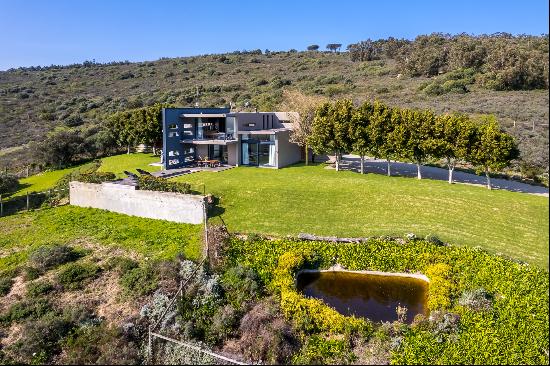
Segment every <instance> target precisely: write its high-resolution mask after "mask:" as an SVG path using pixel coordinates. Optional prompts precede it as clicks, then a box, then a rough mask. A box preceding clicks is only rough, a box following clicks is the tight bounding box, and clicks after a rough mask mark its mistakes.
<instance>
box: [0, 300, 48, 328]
mask: <svg viewBox="0 0 550 366" xmlns="http://www.w3.org/2000/svg"><path fill="white" fill-rule="evenodd" d="M53 311H54V309H53V307H52V305H51V304H50V302H49V301H48V300H46V299H37V300H35V299H32V300H23V301H20V302H16V303H15V304H13V305H12V306H10V307H9V309H8V310H7V311H6V312H5V313H4V314H2V315H0V324H11V323H12V322H19V321H22V320H25V319H40V318H42V317H43V316H45V315H46V314H49V313H52V312H53Z"/></svg>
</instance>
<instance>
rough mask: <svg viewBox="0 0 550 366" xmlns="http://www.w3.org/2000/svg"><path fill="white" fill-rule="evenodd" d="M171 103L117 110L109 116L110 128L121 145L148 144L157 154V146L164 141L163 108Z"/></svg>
mask: <svg viewBox="0 0 550 366" xmlns="http://www.w3.org/2000/svg"><path fill="white" fill-rule="evenodd" d="M169 106H170V105H168V104H161V103H156V104H154V105H152V106H148V107H143V108H138V109H131V110H126V111H122V112H117V113H115V114H113V115H111V117H110V118H109V123H108V126H109V130H111V131H112V133H113V135H114V136H115V138H116V142H117V144H118V145H119V146H126V148H127V152H128V154H129V153H130V147H131V146H132V145H137V144H148V145H151V146H152V147H153V154H156V148H157V146H158V145H159V144H160V143H161V142H162V108H167V107H169Z"/></svg>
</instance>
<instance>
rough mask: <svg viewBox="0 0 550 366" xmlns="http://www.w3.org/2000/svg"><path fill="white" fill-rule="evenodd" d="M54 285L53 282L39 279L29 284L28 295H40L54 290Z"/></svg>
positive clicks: (34, 296)
mask: <svg viewBox="0 0 550 366" xmlns="http://www.w3.org/2000/svg"><path fill="white" fill-rule="evenodd" d="M53 289H54V286H53V284H52V283H50V282H47V281H37V282H31V283H28V284H27V296H28V297H33V298H36V297H40V296H42V295H46V294H48V293H50V292H52V291H53Z"/></svg>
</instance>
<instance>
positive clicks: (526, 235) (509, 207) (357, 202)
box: [175, 165, 548, 268]
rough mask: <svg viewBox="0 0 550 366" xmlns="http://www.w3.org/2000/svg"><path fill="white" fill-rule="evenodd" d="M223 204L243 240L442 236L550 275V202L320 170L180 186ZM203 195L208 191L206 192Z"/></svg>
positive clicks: (242, 175) (206, 175)
mask: <svg viewBox="0 0 550 366" xmlns="http://www.w3.org/2000/svg"><path fill="white" fill-rule="evenodd" d="M175 180H178V181H185V182H190V183H192V184H193V187H200V184H201V183H202V184H205V186H206V192H210V193H212V194H214V195H216V196H218V197H220V208H221V211H223V212H222V213H221V217H222V218H223V220H224V221H225V223H226V224H227V226H228V228H229V229H230V230H232V231H236V232H248V233H264V234H271V235H296V234H298V233H311V234H317V235H336V236H342V237H364V236H378V235H392V236H402V235H404V234H405V233H409V232H413V233H415V234H416V235H418V236H422V237H423V236H425V235H427V234H435V235H437V236H438V237H439V238H440V239H442V240H444V241H445V242H449V243H452V244H458V245H470V246H481V247H483V248H485V249H487V250H489V251H491V252H495V253H502V254H504V255H507V256H510V257H513V258H516V259H520V260H524V261H527V262H529V263H533V264H537V265H539V266H542V267H545V268H548V198H547V197H541V196H535V195H529V194H523V193H515V192H508V191H500V190H493V191H489V190H487V189H485V188H483V187H477V186H468V185H460V184H454V185H450V184H448V183H446V182H443V181H435V180H427V179H424V180H420V181H419V180H417V179H414V178H403V177H386V176H384V175H377V174H367V175H360V174H358V173H354V172H348V171H344V172H336V171H334V170H328V169H324V167H323V166H321V165H316V166H308V167H306V166H302V165H297V166H292V167H288V168H285V169H281V170H271V169H261V168H247V167H240V168H234V169H230V170H227V171H224V172H219V173H212V172H201V173H195V174H191V175H185V176H181V177H178V178H175ZM200 191H202V188H201V189H200Z"/></svg>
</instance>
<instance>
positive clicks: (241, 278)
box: [221, 265, 262, 309]
mask: <svg viewBox="0 0 550 366" xmlns="http://www.w3.org/2000/svg"><path fill="white" fill-rule="evenodd" d="M221 285H222V287H223V289H224V291H225V294H226V299H227V301H228V302H229V303H230V304H231V305H233V306H234V307H235V308H236V309H241V308H243V307H245V305H246V303H248V302H253V301H255V300H257V299H258V298H259V296H260V295H261V290H262V289H261V285H260V283H259V278H258V275H257V274H256V272H254V270H253V269H251V268H245V267H243V266H241V265H237V266H235V267H232V268H229V269H228V270H227V271H225V272H224V274H223V275H222V277H221Z"/></svg>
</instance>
